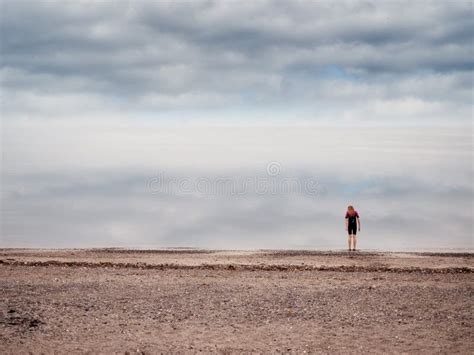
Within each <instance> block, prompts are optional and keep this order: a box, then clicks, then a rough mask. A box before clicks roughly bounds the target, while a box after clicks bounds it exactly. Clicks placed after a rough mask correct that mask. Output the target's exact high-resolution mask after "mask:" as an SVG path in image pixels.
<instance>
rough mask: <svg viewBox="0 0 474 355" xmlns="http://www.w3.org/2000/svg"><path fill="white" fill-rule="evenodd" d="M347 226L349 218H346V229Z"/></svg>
mask: <svg viewBox="0 0 474 355" xmlns="http://www.w3.org/2000/svg"><path fill="white" fill-rule="evenodd" d="M347 228H349V218H346V230H347Z"/></svg>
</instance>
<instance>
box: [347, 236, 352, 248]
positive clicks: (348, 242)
mask: <svg viewBox="0 0 474 355" xmlns="http://www.w3.org/2000/svg"><path fill="white" fill-rule="evenodd" d="M351 237H352V235H350V234H349V236H348V237H347V244H348V245H349V250H351Z"/></svg>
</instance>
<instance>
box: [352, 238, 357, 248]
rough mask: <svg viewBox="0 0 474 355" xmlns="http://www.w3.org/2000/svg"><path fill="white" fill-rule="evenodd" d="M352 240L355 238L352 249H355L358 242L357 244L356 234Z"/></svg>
mask: <svg viewBox="0 0 474 355" xmlns="http://www.w3.org/2000/svg"><path fill="white" fill-rule="evenodd" d="M352 240H353V242H352V243H353V245H354V247H353V248H352V249H353V250H355V249H356V244H357V238H356V236H355V235H353V236H352Z"/></svg>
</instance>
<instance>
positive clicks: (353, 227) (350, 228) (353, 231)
mask: <svg viewBox="0 0 474 355" xmlns="http://www.w3.org/2000/svg"><path fill="white" fill-rule="evenodd" d="M347 233H349V235H350V234H353V235H356V234H357V224H353V225H351V224H349V226H348V227H347Z"/></svg>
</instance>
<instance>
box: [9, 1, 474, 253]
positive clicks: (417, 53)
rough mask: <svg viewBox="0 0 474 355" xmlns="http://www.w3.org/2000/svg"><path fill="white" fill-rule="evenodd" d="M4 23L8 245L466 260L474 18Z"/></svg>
mask: <svg viewBox="0 0 474 355" xmlns="http://www.w3.org/2000/svg"><path fill="white" fill-rule="evenodd" d="M1 7H2V9H1V23H2V28H1V30H2V32H1V53H2V54H1V60H2V62H1V91H2V99H1V117H2V120H1V124H2V125H1V139H2V140H1V142H2V143H1V150H2V161H1V193H2V196H1V203H2V204H1V236H0V246H2V247H44V248H62V247H103V246H119V247H137V248H149V247H151V248H153V247H201V248H219V249H229V248H232V249H249V248H265V249H271V248H314V249H342V248H345V247H346V239H347V238H346V233H345V230H344V214H345V210H346V207H347V205H348V204H353V205H354V206H355V208H356V210H358V212H359V214H360V216H361V224H362V231H361V233H360V237H359V242H358V243H359V244H358V247H360V248H362V249H383V250H439V249H445V250H448V249H450V250H452V249H463V250H465V249H471V250H472V247H473V191H472V181H473V150H472V143H473V135H472V108H473V107H472V89H473V87H472V84H473V83H472V78H473V77H472V69H473V60H472V58H474V57H473V44H472V33H473V27H474V26H473V21H472V15H473V9H472V3H471V2H470V1H457V2H448V1H425V2H417V3H415V4H413V3H411V2H408V1H406V2H405V1H387V2H384V1H381V2H380V1H378V2H371V1H364V2H362V1H360V2H353V1H348V2H342V1H341V2H337V3H334V2H326V1H318V2H309V1H295V2H287V3H286V2H278V1H252V2H232V1H226V2H214V1H197V2H193V3H185V2H147V1H143V2H139V3H136V2H128V1H116V2H112V1H111V2H102V3H90V2H83V1H77V2H53V1H39V2H37V1H35V2H29V1H22V2H15V1H2V2H1ZM270 166H273V167H275V166H276V167H277V170H276V171H273V170H272V171H270V170H269V167H270ZM249 179H250V180H251V181H257V180H258V181H263V183H264V184H266V183H270V184H273V185H272V186H275V184H276V185H277V188H276V189H274V190H273V191H272V192H268V191H267V192H265V191H262V190H261V189H258V188H257V187H256V186H255V185H252V184H250V185H247V186H245V187H242V186H241V185H239V184H240V183H241V182H242V181H246V180H249ZM284 179H290V180H291V181H293V182H296V184H297V185H298V184H300V185H298V186H299V187H301V186H302V185H301V184H304V183H305V182H308V181H310V182H312V183H314V185H312V186H313V187H314V186H316V187H317V188H316V189H315V190H311V191H309V190H308V189H301V188H299V189H296V190H291V191H288V190H285V189H282V188H278V183H279V182H281V181H282V180H284ZM222 180H225V181H227V182H235V184H237V185H239V186H240V187H241V188H240V190H239V193H231V192H230V191H228V190H225V189H224V190H223V191H221V190H219V189H217V190H212V191H202V189H200V188H198V187H196V185H193V183H195V182H196V181H201V182H205V183H207V184H208V185H207V186H215V185H216V181H222ZM157 181H160V185H159V186H160V188H158V189H157V188H156V187H157V186H158V185H156V184H155V185H153V182H157ZM173 184H174V185H173ZM179 184H182V185H179ZM213 184H214V185H213ZM170 186H173V188H167V187H170ZM201 186H202V185H201ZM280 186H281V185H280ZM260 187H261V186H260Z"/></svg>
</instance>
